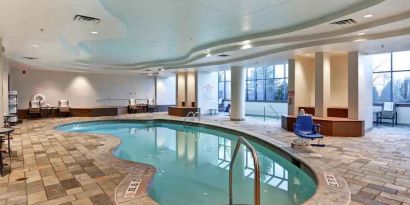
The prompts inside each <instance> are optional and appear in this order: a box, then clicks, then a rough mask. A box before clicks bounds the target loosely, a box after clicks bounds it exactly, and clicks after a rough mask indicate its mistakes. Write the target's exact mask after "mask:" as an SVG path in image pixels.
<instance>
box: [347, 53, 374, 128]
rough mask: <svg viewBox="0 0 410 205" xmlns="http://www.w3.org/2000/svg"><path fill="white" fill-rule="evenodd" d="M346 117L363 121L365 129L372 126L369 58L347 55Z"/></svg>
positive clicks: (371, 85) (360, 55) (371, 78)
mask: <svg viewBox="0 0 410 205" xmlns="http://www.w3.org/2000/svg"><path fill="white" fill-rule="evenodd" d="M348 83H349V85H348V86H349V88H348V89H349V92H348V105H349V106H348V107H349V111H348V112H349V114H348V117H349V118H350V119H354V120H364V121H365V129H370V128H371V127H372V126H373V92H372V88H373V71H372V66H371V61H370V56H366V55H362V54H360V53H359V52H357V51H354V52H349V53H348Z"/></svg>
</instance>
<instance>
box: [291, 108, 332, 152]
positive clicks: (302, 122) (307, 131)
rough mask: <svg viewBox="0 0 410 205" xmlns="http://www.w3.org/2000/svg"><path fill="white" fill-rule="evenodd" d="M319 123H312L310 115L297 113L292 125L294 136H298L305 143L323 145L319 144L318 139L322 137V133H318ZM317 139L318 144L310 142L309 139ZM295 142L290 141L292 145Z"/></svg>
mask: <svg viewBox="0 0 410 205" xmlns="http://www.w3.org/2000/svg"><path fill="white" fill-rule="evenodd" d="M320 127H321V126H320V125H318V124H314V123H313V119H312V116H309V115H299V116H298V117H297V118H296V123H295V125H294V127H293V131H294V132H295V134H296V136H298V137H299V138H300V140H301V142H302V143H303V144H305V145H309V144H310V145H312V146H319V147H323V146H325V145H324V144H320V140H322V139H323V135H322V134H320ZM315 139H318V144H311V143H310V141H312V140H315ZM296 144H297V143H295V142H294V143H291V145H292V147H294V146H295V145H296Z"/></svg>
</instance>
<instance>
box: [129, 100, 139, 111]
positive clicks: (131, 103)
mask: <svg viewBox="0 0 410 205" xmlns="http://www.w3.org/2000/svg"><path fill="white" fill-rule="evenodd" d="M136 110H137V104H136V102H135V99H129V100H128V111H129V113H135V111H136Z"/></svg>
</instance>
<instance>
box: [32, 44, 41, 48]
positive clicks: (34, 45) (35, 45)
mask: <svg viewBox="0 0 410 205" xmlns="http://www.w3.org/2000/svg"><path fill="white" fill-rule="evenodd" d="M31 46H33V47H36V48H37V47H40V46H39V45H37V44H33V45H31Z"/></svg>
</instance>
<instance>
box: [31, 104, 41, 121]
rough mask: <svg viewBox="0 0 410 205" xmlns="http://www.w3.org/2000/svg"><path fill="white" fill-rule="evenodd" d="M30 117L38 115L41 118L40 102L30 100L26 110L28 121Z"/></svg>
mask: <svg viewBox="0 0 410 205" xmlns="http://www.w3.org/2000/svg"><path fill="white" fill-rule="evenodd" d="M31 115H39V116H40V117H41V108H40V102H39V101H37V100H31V101H30V102H29V108H28V119H31Z"/></svg>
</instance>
